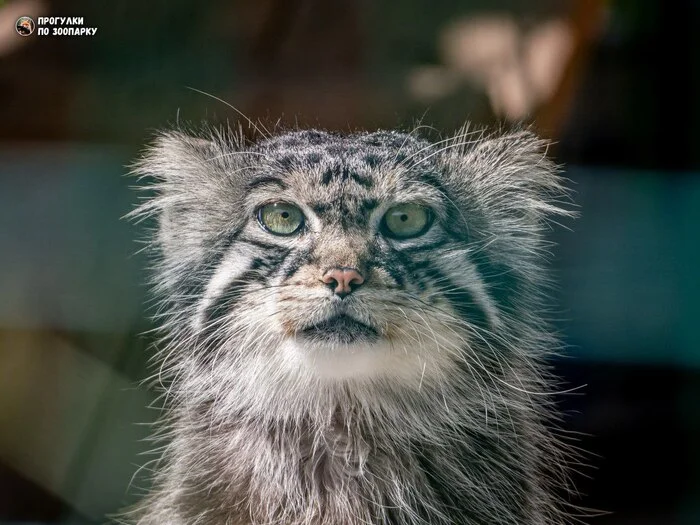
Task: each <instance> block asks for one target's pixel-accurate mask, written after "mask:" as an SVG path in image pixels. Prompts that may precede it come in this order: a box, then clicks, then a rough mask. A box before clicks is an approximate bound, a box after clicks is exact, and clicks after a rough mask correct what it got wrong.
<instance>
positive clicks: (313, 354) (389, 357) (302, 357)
mask: <svg viewBox="0 0 700 525" xmlns="http://www.w3.org/2000/svg"><path fill="white" fill-rule="evenodd" d="M285 346H286V348H285V351H287V352H290V353H291V354H292V355H294V356H295V361H297V362H300V364H301V366H302V367H303V368H304V369H305V370H306V371H307V372H311V373H313V374H314V375H316V376H318V377H320V378H322V379H330V380H343V379H362V378H368V379H369V378H377V377H386V376H387V375H394V374H396V372H397V369H396V365H397V363H396V357H397V356H396V353H395V352H393V351H392V349H391V345H390V344H389V343H388V342H386V341H384V340H382V339H381V338H379V337H375V339H374V340H373V341H372V342H367V341H356V342H352V343H339V342H335V343H333V344H330V343H328V342H323V341H322V340H321V339H318V338H307V337H296V338H294V339H290V340H289V341H288V342H287V344H286V345H285Z"/></svg>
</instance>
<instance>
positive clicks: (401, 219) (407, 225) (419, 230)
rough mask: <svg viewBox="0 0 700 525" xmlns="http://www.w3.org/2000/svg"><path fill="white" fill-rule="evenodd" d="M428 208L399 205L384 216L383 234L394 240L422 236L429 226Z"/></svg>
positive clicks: (416, 205)
mask: <svg viewBox="0 0 700 525" xmlns="http://www.w3.org/2000/svg"><path fill="white" fill-rule="evenodd" d="M430 221H431V214H430V210H429V209H428V208H425V207H424V206H420V205H419V204H399V205H398V206H394V207H393V208H390V209H389V211H387V212H386V213H385V214H384V218H383V219H382V224H383V227H384V230H385V233H386V234H387V235H388V236H389V237H393V238H395V239H408V238H410V237H418V236H419V235H422V234H424V233H425V232H426V231H427V230H428V227H429V226H430Z"/></svg>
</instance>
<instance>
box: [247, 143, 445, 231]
mask: <svg viewBox="0 0 700 525" xmlns="http://www.w3.org/2000/svg"><path fill="white" fill-rule="evenodd" d="M432 150H433V147H432V146H431V145H430V143H428V142H426V141H424V140H420V139H416V138H414V137H413V136H411V135H407V134H403V133H397V132H377V133H367V134H356V135H345V136H342V135H333V134H329V133H325V132H320V131H301V132H294V133H288V134H285V135H281V136H278V137H273V138H271V139H269V140H267V141H265V142H263V143H260V144H258V145H257V148H256V151H257V152H259V153H261V154H263V158H264V160H263V161H262V165H261V168H262V169H261V170H260V171H259V173H258V174H257V175H255V176H254V180H253V181H251V184H252V185H253V186H255V185H256V181H255V177H259V180H261V181H262V182H263V184H264V187H265V189H266V190H267V191H266V192H265V193H268V194H267V195H263V196H262V197H263V198H264V199H266V200H268V199H269V198H271V197H272V196H273V195H274V196H275V197H279V198H281V199H287V200H292V201H294V202H298V203H303V204H304V205H307V206H308V207H309V208H310V209H312V210H314V212H315V213H317V214H318V215H319V216H322V217H324V218H326V219H329V220H332V221H336V220H342V221H348V220H350V221H356V222H357V223H358V224H359V223H363V222H364V220H365V218H366V217H367V215H368V213H370V212H371V210H372V209H374V208H375V207H377V206H381V204H382V203H386V202H387V201H389V202H391V201H399V200H402V201H406V200H408V201H419V202H421V201H422V202H425V203H430V202H431V200H433V201H437V199H438V190H437V188H435V187H434V184H433V183H434V182H435V166H434V163H433V161H432V159H430V158H429V157H430V154H431V152H432ZM424 159H426V160H425V161H424ZM271 181H272V182H274V184H272V185H270V184H269V183H270V182H271Z"/></svg>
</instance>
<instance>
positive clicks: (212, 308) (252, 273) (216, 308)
mask: <svg viewBox="0 0 700 525" xmlns="http://www.w3.org/2000/svg"><path fill="white" fill-rule="evenodd" d="M264 264H265V263H264V261H263V260H262V259H255V260H253V262H252V264H251V266H250V268H249V269H248V270H246V271H245V272H243V274H242V275H240V276H238V277H236V278H235V279H233V280H232V281H231V282H230V283H229V284H228V285H227V286H226V288H224V290H223V291H222V292H221V293H220V294H219V295H217V296H216V297H215V298H214V302H213V303H212V304H210V305H209V306H208V307H207V309H206V310H205V311H204V316H203V317H204V319H203V323H204V325H205V329H204V335H205V336H208V335H210V334H211V330H218V329H220V328H221V326H220V325H218V324H217V325H216V326H215V327H213V328H210V329H207V328H206V326H207V325H211V324H212V323H213V322H214V321H216V320H218V319H220V318H222V317H224V316H225V315H226V314H228V313H229V312H230V311H231V310H232V309H234V308H235V306H236V303H238V301H240V300H241V298H242V297H243V296H244V294H245V293H246V291H247V288H248V286H249V285H251V284H254V283H262V282H265V280H266V279H267V277H268V274H269V272H270V270H265V269H264V268H263V266H264Z"/></svg>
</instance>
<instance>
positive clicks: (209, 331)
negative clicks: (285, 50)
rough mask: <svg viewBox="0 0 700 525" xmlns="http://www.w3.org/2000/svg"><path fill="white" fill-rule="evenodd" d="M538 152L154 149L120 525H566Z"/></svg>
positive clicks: (502, 145)
mask: <svg viewBox="0 0 700 525" xmlns="http://www.w3.org/2000/svg"><path fill="white" fill-rule="evenodd" d="M545 147H546V143H545V142H543V141H541V140H539V139H538V138H537V137H536V136H535V135H534V134H533V133H531V132H530V131H524V130H520V131H513V132H508V133H501V134H493V135H488V134H486V133H470V132H468V131H467V130H466V128H465V130H463V131H462V132H460V133H458V134H457V135H456V136H454V137H451V138H448V139H446V140H441V141H437V142H434V143H431V142H429V141H427V140H426V139H422V138H419V137H417V136H415V134H414V133H411V134H404V133H400V132H395V131H378V132H373V133H355V134H348V135H341V134H335V133H327V132H323V131H318V130H303V131H298V130H297V131H291V132H284V133H280V134H277V135H270V136H267V137H263V138H261V139H260V140H258V141H257V142H253V143H249V142H246V140H244V139H243V138H242V135H241V134H237V133H233V132H231V131H212V130H209V131H207V130H203V131H201V132H199V133H198V134H196V135H188V134H186V133H184V132H182V131H169V132H164V133H162V134H161V135H160V136H159V137H158V138H157V140H156V141H155V143H154V144H153V145H152V146H151V147H149V148H148V149H147V150H146V152H145V154H144V155H143V157H142V158H141V160H140V161H138V163H137V165H136V167H135V170H134V173H135V174H136V175H138V176H140V177H142V180H148V181H150V182H149V183H148V184H147V185H146V186H145V187H146V188H147V189H148V190H149V191H151V193H152V197H151V198H150V199H149V200H147V201H146V202H145V204H142V205H141V206H140V207H139V208H138V209H137V210H136V211H135V212H134V214H133V215H134V216H135V217H147V216H154V217H155V218H156V219H157V229H156V231H155V232H154V235H153V238H152V241H153V242H152V246H151V248H152V250H153V253H154V256H155V257H156V259H155V261H156V262H155V270H156V271H155V283H156V290H157V292H158V294H159V296H160V297H161V298H162V305H161V309H160V312H159V315H158V316H157V318H158V319H159V320H160V322H161V328H162V331H163V334H164V339H163V343H162V344H161V349H160V353H159V357H158V359H159V363H160V370H159V375H160V376H162V377H164V378H165V380H166V382H167V385H168V387H167V392H166V411H167V421H166V422H165V429H166V434H167V435H168V438H169V441H168V445H167V446H166V447H165V449H164V453H163V458H162V460H161V462H160V463H159V467H158V469H157V472H156V475H155V480H154V488H153V489H152V491H151V494H150V496H148V497H147V498H146V500H145V501H144V502H143V503H142V505H140V507H139V508H138V509H137V511H135V512H134V513H133V514H130V516H129V518H128V519H129V520H130V521H131V522H135V523H138V524H139V525H185V524H188V525H194V524H202V525H204V524H211V525H252V524H255V525H263V524H264V525H272V524H279V525H366V524H372V525H374V524H377V525H379V524H381V525H419V524H421V525H424V524H430V525H448V524H450V525H458V524H459V525H482V524H513V525H516V524H517V525H535V524H537V525H540V524H559V523H566V522H568V518H567V512H566V509H565V505H564V504H563V502H562V499H561V497H562V494H563V493H564V492H565V491H566V489H567V487H568V484H569V482H568V475H567V469H566V466H565V463H566V462H565V459H566V458H565V456H566V454H567V453H566V452H565V449H564V447H563V446H561V444H560V442H559V440H558V439H557V438H555V436H554V434H553V432H552V431H551V430H549V428H550V426H551V425H549V424H548V423H550V422H551V421H553V420H554V419H555V418H556V411H555V409H554V407H553V400H552V395H551V392H552V380H551V378H549V376H548V374H547V371H546V365H545V361H544V360H545V359H546V358H547V357H548V356H549V355H550V354H551V353H552V352H553V351H555V349H556V348H557V341H556V338H555V337H554V336H553V335H552V331H551V330H550V328H549V327H548V324H547V321H546V315H545V308H546V302H547V301H546V294H545V293H544V292H545V291H546V284H547V282H548V277H547V270H546V266H547V265H546V254H547V249H548V247H549V244H548V242H547V241H546V239H545V233H546V231H547V229H548V227H549V221H550V219H551V218H553V217H556V216H561V215H571V212H570V211H567V210H566V209H565V208H566V206H562V202H567V192H566V190H565V187H564V185H563V183H562V179H561V177H560V176H559V175H558V170H557V168H556V166H555V165H554V164H553V163H552V162H551V161H550V160H548V159H547V158H546V157H545V156H544V149H545Z"/></svg>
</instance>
